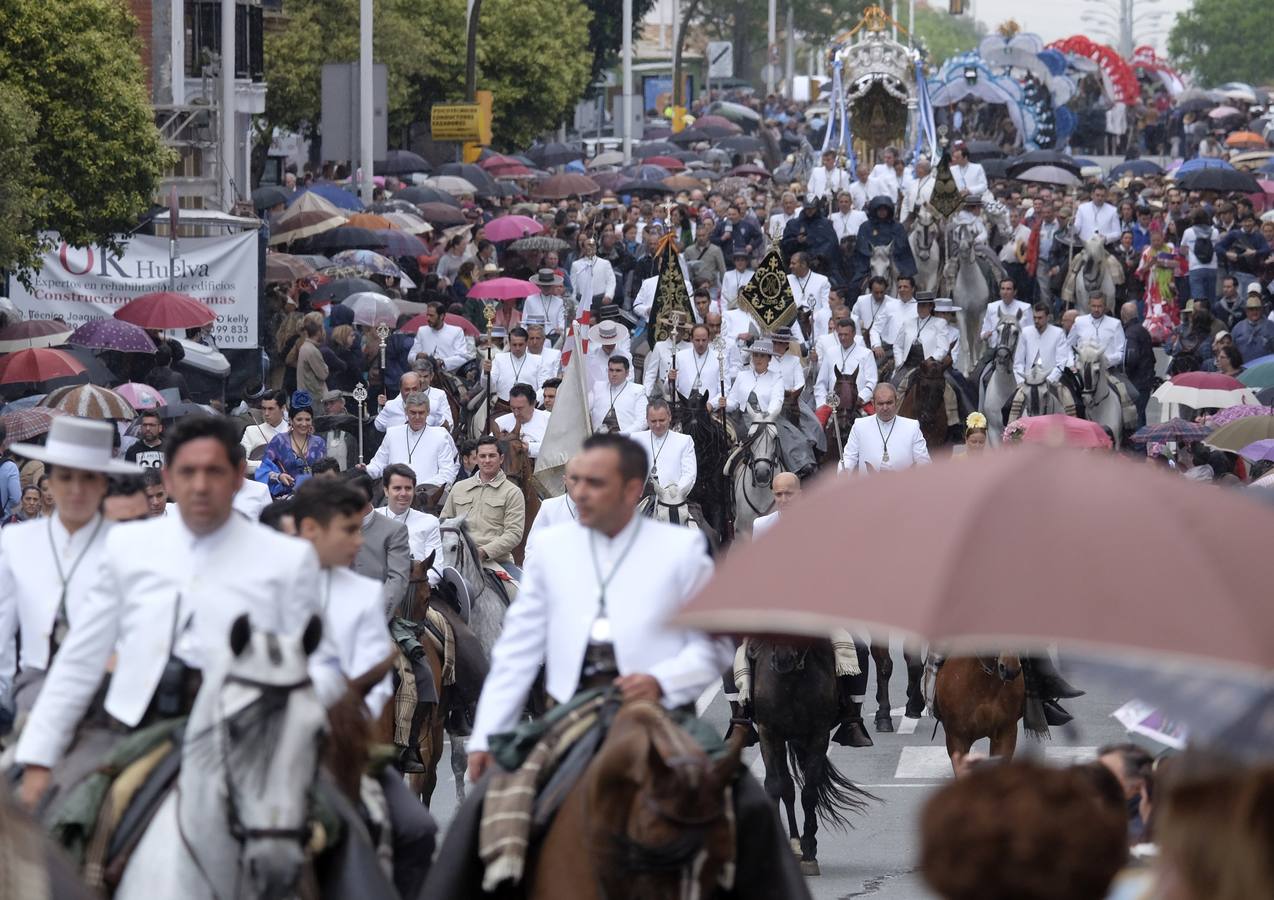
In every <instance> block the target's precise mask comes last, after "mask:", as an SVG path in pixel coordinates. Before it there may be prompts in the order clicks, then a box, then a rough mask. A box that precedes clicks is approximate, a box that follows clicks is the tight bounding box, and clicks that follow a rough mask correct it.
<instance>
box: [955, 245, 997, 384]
mask: <svg viewBox="0 0 1274 900" xmlns="http://www.w3.org/2000/svg"><path fill="white" fill-rule="evenodd" d="M976 235H977V231H976V229H974V228H973V226H971V225H957V226H956V227H955V228H954V229H953V230H952V234H951V240H952V243H953V244H954V246H953V248H952V250H951V257H950V258H949V259H948V260H947V263H946V266H945V271H944V276H945V277H944V284H945V290H944V293H945V294H947V295H948V296H950V297H951V299H952V300H954V301H955V304H956V306H958V307H959V308H960V312H959V313H958V316H957V317H958V319H959V322H960V344H961V351H962V353H963V357H964V359H963V366H962V368H963V369H964V372H965V374H966V375H969V376H972V375H973V368H974V366H976V365H977V363H978V360H979V359H981V358H982V349H983V348H982V333H981V332H982V316H983V314H984V313H985V312H986V308H987V304H988V303H990V302H991V286H990V284H989V283H988V281H987V277H986V274H985V273H984V272H983V271H982V258H981V257H980V255H979V253H978V248H977V242H976V240H975V237H976ZM997 274H998V273H997Z"/></svg>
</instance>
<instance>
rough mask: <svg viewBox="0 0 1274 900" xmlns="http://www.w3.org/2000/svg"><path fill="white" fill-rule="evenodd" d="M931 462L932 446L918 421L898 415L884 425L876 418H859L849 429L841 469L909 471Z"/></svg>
mask: <svg viewBox="0 0 1274 900" xmlns="http://www.w3.org/2000/svg"><path fill="white" fill-rule="evenodd" d="M886 453H887V454H888V455H889V458H888V459H885V455H886ZM928 462H929V447H928V445H927V444H925V437H924V435H923V434H922V433H921V431H920V423H919V422H917V421H916V420H915V419H907V418H904V417H903V416H894V417H893V419H892V420H891V421H889V422H881V421H880V419H879V418H877V417H876V416H865V417H863V418H861V419H855V420H854V425H853V427H852V428H850V430H849V438H848V439H847V440H846V441H845V452H844V454H842V456H841V464H840V470H841V471H842V472H864V473H866V472H876V471H881V470H885V469H890V470H892V469H909V468H911V467H912V466H918V465H925V464H927V463H928Z"/></svg>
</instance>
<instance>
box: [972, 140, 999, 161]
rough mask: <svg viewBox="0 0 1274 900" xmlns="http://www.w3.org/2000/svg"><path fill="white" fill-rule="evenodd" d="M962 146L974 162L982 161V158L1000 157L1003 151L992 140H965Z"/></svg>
mask: <svg viewBox="0 0 1274 900" xmlns="http://www.w3.org/2000/svg"><path fill="white" fill-rule="evenodd" d="M964 146H965V149H966V150H968V152H969V159H971V160H974V161H975V162H982V160H984V159H1000V158H1002V157H1003V156H1004V151H1003V150H1002V149H1001V148H1000V145H999V144H997V143H995V142H994V141H966V142H965V145H964Z"/></svg>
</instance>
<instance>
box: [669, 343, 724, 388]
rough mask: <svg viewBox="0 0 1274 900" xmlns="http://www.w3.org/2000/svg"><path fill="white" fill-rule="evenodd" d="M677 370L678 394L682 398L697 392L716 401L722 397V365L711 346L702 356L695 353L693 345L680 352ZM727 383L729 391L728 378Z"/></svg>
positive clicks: (678, 353) (678, 352)
mask: <svg viewBox="0 0 1274 900" xmlns="http://www.w3.org/2000/svg"><path fill="white" fill-rule="evenodd" d="M676 368H677V393H678V394H680V395H681V396H682V397H689V396H690V395H691V394H692V393H694V391H696V390H698V391H699V392H700V393H702V394H703V395H704V396H705V397H708V398H710V399H711V400H714V401H715V400H716V398H717V397H719V396H721V381H722V378H721V374H722V373H721V364H720V362H719V361H718V360H717V354H716V352H715V351H714V350H713V349H712V345H711V344H709V345H708V349H707V350H706V351H705V352H704V353H703V355H702V356H700V355H699V354H698V353H696V352H695V348H694V345H693V344H692V345H690V346H687V347H683V348H682V349H680V350H678V351H677V358H676ZM725 383H726V390H727V391H729V390H730V379H729V378H728V377H727V378H726V379H725Z"/></svg>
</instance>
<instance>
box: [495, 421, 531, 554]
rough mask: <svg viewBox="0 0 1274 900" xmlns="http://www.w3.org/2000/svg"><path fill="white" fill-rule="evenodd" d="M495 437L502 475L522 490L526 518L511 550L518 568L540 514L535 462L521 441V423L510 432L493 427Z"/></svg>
mask: <svg viewBox="0 0 1274 900" xmlns="http://www.w3.org/2000/svg"><path fill="white" fill-rule="evenodd" d="M495 428H496V431H497V432H498V433H497V434H496V437H498V438H499V439H500V441H501V443H502V444H504V474H506V475H508V476H509V477H510V478H511V479H513V481H514V482H515V483H516V484H517V485H518V487H520V488H521V489H522V501H523V503H525V504H526V518H525V519H524V523H525V524H524V527H523V528H522V540H520V541H518V545H517V546H516V547H514V548H513V561H514V562H515V563H517V564H518V565H519V566H520V565H522V560H523V559H524V558H525V555H526V536H527V535H528V534H530V533H531V523H532V522H534V521H535V517H536V516H537V515H538V514H539V512H540V495H539V493H537V492H536V490H535V480H534V478H533V475H534V472H535V460H533V459H531V453H530V449H529V448H528V447H527V444H526V441H524V440H522V423H521V422H516V424H514V426H513V430H512V431H503V430H501V429H500V426H498V425H496V426H495Z"/></svg>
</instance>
